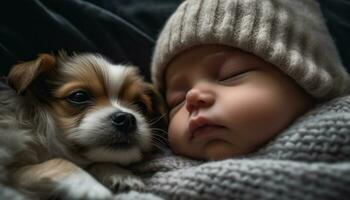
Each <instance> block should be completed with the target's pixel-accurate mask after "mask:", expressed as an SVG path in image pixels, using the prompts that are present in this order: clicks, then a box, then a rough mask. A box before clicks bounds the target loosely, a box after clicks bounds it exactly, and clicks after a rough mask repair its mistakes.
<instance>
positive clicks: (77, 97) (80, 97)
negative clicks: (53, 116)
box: [67, 91, 91, 105]
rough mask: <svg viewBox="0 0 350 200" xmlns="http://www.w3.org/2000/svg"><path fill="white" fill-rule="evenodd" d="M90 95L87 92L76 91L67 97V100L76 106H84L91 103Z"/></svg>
mask: <svg viewBox="0 0 350 200" xmlns="http://www.w3.org/2000/svg"><path fill="white" fill-rule="evenodd" d="M90 99H91V97H90V95H89V94H88V93H87V92H85V91H76V92H73V93H72V94H70V95H69V96H68V97H67V100H68V101H69V102H70V103H72V104H75V105H83V104H86V103H88V102H89V101H90Z"/></svg>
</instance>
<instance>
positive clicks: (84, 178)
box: [58, 173, 112, 200]
mask: <svg viewBox="0 0 350 200" xmlns="http://www.w3.org/2000/svg"><path fill="white" fill-rule="evenodd" d="M58 189H59V192H60V193H61V194H62V195H63V196H64V199H73V200H80V199H81V200H82V199H84V200H107V199H111V198H112V192H111V191H110V190H109V189H107V188H106V187H105V186H103V185H102V184H100V183H99V182H97V181H96V180H95V179H94V178H92V177H91V176H90V175H88V174H86V173H82V175H80V176H70V177H67V178H66V179H64V180H63V181H62V182H61V183H60V185H59V188H58Z"/></svg>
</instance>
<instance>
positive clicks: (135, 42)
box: [0, 0, 175, 77]
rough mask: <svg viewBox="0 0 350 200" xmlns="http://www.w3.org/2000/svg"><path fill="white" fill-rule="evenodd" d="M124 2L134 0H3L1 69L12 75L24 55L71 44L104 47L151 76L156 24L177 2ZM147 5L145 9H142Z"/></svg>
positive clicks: (76, 48)
mask: <svg viewBox="0 0 350 200" xmlns="http://www.w3.org/2000/svg"><path fill="white" fill-rule="evenodd" d="M117 2H118V3H117ZM123 2H128V1H105V3H104V1H100V2H99V1H96V2H93V1H92V2H88V1H81V0H59V1H57V0H36V1H34V0H33V1H29V0H24V1H23V0H5V1H1V2H0V75H6V74H7V73H8V71H9V68H10V67H11V66H12V65H13V64H15V63H17V62H18V61H25V60H31V59H34V58H35V57H36V56H37V54H38V53H43V52H57V51H58V50H60V49H65V50H67V51H68V53H69V52H72V51H75V52H98V53H101V54H103V55H105V56H106V57H107V58H109V59H111V60H112V61H113V62H118V63H119V62H122V63H129V64H133V65H137V66H139V67H140V69H141V71H142V72H143V74H145V75H146V76H147V77H149V64H150V59H151V55H152V48H153V46H154V40H155V32H156V29H157V30H158V29H159V26H160V24H163V23H164V22H163V21H164V20H165V19H166V16H167V15H169V14H170V12H171V11H172V10H173V9H174V8H175V6H174V8H172V9H171V10H169V11H168V12H166V9H162V8H163V7H162V6H161V5H163V4H164V5H166V6H168V5H169V4H168V2H166V1H164V3H161V2H162V0H158V1H156V0H152V1H151V0H150V1H149V4H150V5H149V6H146V5H145V4H146V2H147V0H143V1H138V2H139V3H136V1H135V5H134V6H133V5H132V4H129V3H123ZM130 2H131V1H130ZM141 2H143V3H141ZM94 3H96V5H94ZM97 3H99V5H97ZM157 3H159V5H158V4H157ZM118 4H120V5H122V6H121V7H120V8H122V10H121V11H120V14H121V15H123V16H124V17H125V18H124V17H121V16H120V15H119V14H118V13H119V11H117V9H114V8H117V7H119V6H118ZM153 4H154V5H157V6H154V9H155V11H157V10H158V11H157V12H155V15H153V14H151V12H152V7H153V6H152V5H153ZM100 6H101V7H100ZM103 6H105V8H103ZM107 7H108V8H110V9H111V10H113V11H115V13H113V12H111V11H109V10H108V9H107ZM141 8H143V10H142V11H138V10H141ZM167 9H168V7H167ZM158 12H159V15H158ZM162 13H163V14H162ZM164 13H166V14H164ZM134 15H135V17H134ZM163 15H166V16H163ZM129 16H130V17H129ZM147 16H148V17H147ZM156 16H158V17H156ZM160 16H162V17H160ZM137 17H138V18H137ZM153 17H154V18H155V19H157V20H158V21H157V22H156V23H153V22H151V21H150V22H147V23H144V24H140V23H139V22H138V21H137V20H138V19H141V18H142V19H144V20H146V21H147V20H152V18H153ZM136 18H137V20H136ZM126 19H128V21H127V20H126ZM129 21H130V22H131V23H130V22H129ZM132 23H134V24H135V25H137V26H138V27H140V28H138V27H136V26H135V25H133V24H132Z"/></svg>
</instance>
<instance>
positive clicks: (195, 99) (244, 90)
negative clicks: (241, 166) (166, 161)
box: [165, 45, 312, 160]
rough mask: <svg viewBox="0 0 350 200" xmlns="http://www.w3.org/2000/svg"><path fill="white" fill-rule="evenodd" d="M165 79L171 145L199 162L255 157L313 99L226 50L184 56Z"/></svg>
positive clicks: (270, 69) (266, 67)
mask: <svg viewBox="0 0 350 200" xmlns="http://www.w3.org/2000/svg"><path fill="white" fill-rule="evenodd" d="M165 80H166V100H167V103H168V105H169V107H170V109H171V110H170V124H169V132H168V134H169V142H170V146H171V148H172V150H173V151H174V152H175V153H177V154H181V155H185V156H189V157H192V158H197V159H209V160H217V159H224V158H228V157H232V156H238V155H243V154H247V153H249V152H252V151H254V150H256V149H257V148H258V147H260V146H261V145H263V144H264V143H266V142H267V141H269V140H270V139H271V138H272V137H273V136H275V135H276V134H278V133H279V132H280V131H281V130H282V129H284V128H286V127H287V126H288V125H289V124H290V123H291V122H292V121H293V120H294V119H295V118H296V117H297V116H299V115H300V114H302V113H304V112H305V111H306V110H307V109H308V108H309V107H310V106H311V105H312V98H311V97H310V96H309V95H307V94H306V93H305V92H304V91H303V90H302V89H301V88H299V86H298V85H297V84H296V83H294V81H292V80H291V79H290V78H289V77H288V76H286V75H284V74H283V73H282V72H281V71H280V70H279V69H277V67H274V66H273V65H272V64H270V63H267V62H265V61H263V60H262V59H260V58H258V57H257V56H254V55H252V54H249V53H246V52H243V51H241V50H237V49H233V48H229V47H224V46H217V45H215V46H214V45H206V46H200V47H196V48H193V49H191V50H189V51H186V52H184V53H182V54H180V55H179V56H177V57H176V58H175V59H174V60H173V61H172V62H171V63H170V65H169V67H168V70H167V72H166V77H165Z"/></svg>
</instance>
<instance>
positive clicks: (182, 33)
mask: <svg viewBox="0 0 350 200" xmlns="http://www.w3.org/2000/svg"><path fill="white" fill-rule="evenodd" d="M203 44H222V45H227V46H231V47H236V48H239V49H242V50H245V51H247V52H251V53H253V54H255V55H257V56H259V57H261V58H263V59H264V60H266V61H268V62H270V63H272V64H274V65H275V66H277V67H279V68H280V69H281V70H282V71H283V72H284V73H285V74H287V75H289V76H290V77H292V78H293V79H294V80H295V81H296V82H297V83H298V84H299V85H300V86H302V88H304V89H305V90H306V91H307V92H308V93H310V94H311V95H313V96H315V97H319V98H331V97H334V96H337V95H339V94H342V93H344V90H345V89H347V88H348V86H349V76H348V74H347V73H346V70H345V69H344V67H343V66H342V64H341V61H340V58H339V56H338V53H337V50H336V48H335V45H334V42H333V41H332V39H331V37H330V34H329V32H328V30H327V28H326V25H325V23H324V20H323V17H322V14H321V11H320V9H319V5H318V3H317V2H316V1H314V0H187V1H184V2H183V3H182V4H181V5H180V6H179V7H178V9H177V10H176V11H175V13H174V14H173V15H172V16H171V17H170V18H169V19H168V21H167V23H166V25H165V27H164V28H163V30H162V31H161V33H160V35H159V39H158V41H157V44H156V47H155V52H154V55H153V60H152V78H153V81H154V82H155V84H156V86H157V87H158V88H160V89H164V88H163V87H164V86H163V76H164V72H165V70H166V67H167V65H168V64H169V62H170V61H171V60H172V59H173V58H174V57H175V56H176V55H178V54H179V53H181V52H183V51H184V50H186V49H189V48H191V47H193V46H197V45H203Z"/></svg>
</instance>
